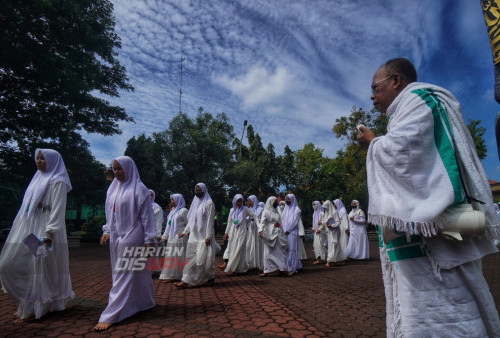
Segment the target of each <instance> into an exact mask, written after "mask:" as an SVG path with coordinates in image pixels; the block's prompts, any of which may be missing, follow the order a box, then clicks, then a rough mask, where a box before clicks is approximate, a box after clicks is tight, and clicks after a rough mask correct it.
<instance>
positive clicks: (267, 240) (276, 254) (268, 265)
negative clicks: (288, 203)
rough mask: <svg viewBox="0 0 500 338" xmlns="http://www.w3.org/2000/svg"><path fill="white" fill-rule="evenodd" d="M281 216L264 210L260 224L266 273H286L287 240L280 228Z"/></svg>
mask: <svg viewBox="0 0 500 338" xmlns="http://www.w3.org/2000/svg"><path fill="white" fill-rule="evenodd" d="M276 224H278V225H279V224H280V215H279V214H278V213H277V212H272V211H271V210H264V212H263V213H262V218H261V221H260V223H259V232H262V240H263V243H264V273H271V272H274V271H278V270H279V271H286V270H287V268H286V248H287V239H286V235H285V234H284V233H283V229H282V228H281V225H280V226H278V227H277V226H275V225H276Z"/></svg>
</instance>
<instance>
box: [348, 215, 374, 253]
mask: <svg viewBox="0 0 500 338" xmlns="http://www.w3.org/2000/svg"><path fill="white" fill-rule="evenodd" d="M353 216H354V220H353V221H351V217H353ZM348 219H349V243H348V244H347V248H346V250H345V256H346V257H348V258H352V259H368V258H370V244H369V242H368V234H367V233H366V225H365V214H364V213H363V211H362V210H361V209H359V208H357V209H356V210H352V211H351V212H350V213H349V216H348Z"/></svg>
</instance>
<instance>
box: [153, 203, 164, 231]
mask: <svg viewBox="0 0 500 338" xmlns="http://www.w3.org/2000/svg"><path fill="white" fill-rule="evenodd" d="M151 206H152V207H153V215H154V218H155V225H156V237H161V231H162V229H163V209H162V208H161V207H160V206H159V205H158V203H155V202H153V203H151Z"/></svg>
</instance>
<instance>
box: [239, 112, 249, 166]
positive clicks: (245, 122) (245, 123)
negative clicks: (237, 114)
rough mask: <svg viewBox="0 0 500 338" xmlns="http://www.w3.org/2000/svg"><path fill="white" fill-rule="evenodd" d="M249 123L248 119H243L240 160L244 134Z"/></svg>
mask: <svg viewBox="0 0 500 338" xmlns="http://www.w3.org/2000/svg"><path fill="white" fill-rule="evenodd" d="M247 123H248V121H247V120H245V121H243V131H242V132H241V139H240V160H241V145H242V143H243V135H244V134H245V129H246V127H247Z"/></svg>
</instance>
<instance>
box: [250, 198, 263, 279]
mask: <svg viewBox="0 0 500 338" xmlns="http://www.w3.org/2000/svg"><path fill="white" fill-rule="evenodd" d="M255 212H256V214H255V217H253V220H251V219H250V218H248V219H247V224H248V233H247V249H246V250H247V255H246V259H247V264H248V268H249V269H255V268H257V269H259V270H262V267H263V255H264V244H263V243H262V238H260V237H259V231H258V229H257V225H258V223H259V218H260V215H261V213H262V208H256V209H255ZM252 214H253V213H252Z"/></svg>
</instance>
